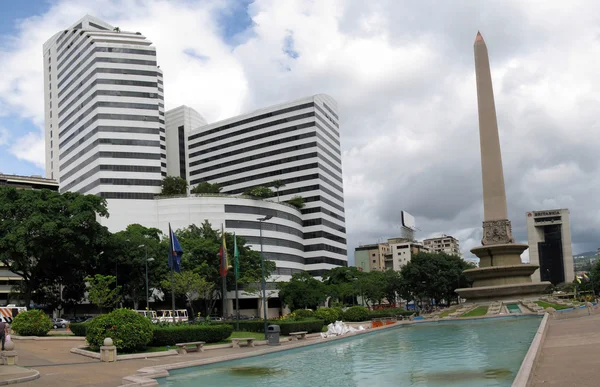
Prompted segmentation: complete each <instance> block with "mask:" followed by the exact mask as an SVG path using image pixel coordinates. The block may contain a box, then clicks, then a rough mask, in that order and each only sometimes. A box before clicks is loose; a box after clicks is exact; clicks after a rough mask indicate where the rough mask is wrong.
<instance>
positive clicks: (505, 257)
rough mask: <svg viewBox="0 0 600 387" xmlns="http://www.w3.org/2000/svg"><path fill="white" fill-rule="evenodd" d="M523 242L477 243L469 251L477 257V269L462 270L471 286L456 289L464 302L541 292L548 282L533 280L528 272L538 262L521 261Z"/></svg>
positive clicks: (530, 294)
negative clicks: (481, 244) (486, 244)
mask: <svg viewBox="0 0 600 387" xmlns="http://www.w3.org/2000/svg"><path fill="white" fill-rule="evenodd" d="M527 248H528V246H527V245H524V244H516V243H507V244H498V245H488V246H480V247H476V248H474V249H472V250H471V252H472V253H473V254H475V255H476V256H477V257H478V258H479V268H477V269H469V270H465V271H464V272H463V273H464V274H465V276H466V277H467V278H468V279H470V280H472V281H473V287H471V288H463V289H456V292H457V293H458V294H459V295H460V297H461V298H466V299H467V301H477V302H480V301H496V300H503V299H504V300H505V299H517V298H520V297H525V296H527V297H531V296H536V295H541V294H543V293H544V291H545V290H546V289H547V288H548V287H549V286H551V283H550V282H536V283H534V282H532V280H531V275H532V274H533V273H534V272H535V271H536V270H537V269H538V268H539V266H538V265H531V264H524V263H522V262H521V254H522V253H523V251H525V250H526V249H527Z"/></svg>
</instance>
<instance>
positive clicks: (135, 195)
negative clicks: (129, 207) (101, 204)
mask: <svg viewBox="0 0 600 387" xmlns="http://www.w3.org/2000/svg"><path fill="white" fill-rule="evenodd" d="M98 196H100V197H103V198H105V199H142V200H154V197H155V196H156V194H153V193H146V192H100V193H99V194H98Z"/></svg>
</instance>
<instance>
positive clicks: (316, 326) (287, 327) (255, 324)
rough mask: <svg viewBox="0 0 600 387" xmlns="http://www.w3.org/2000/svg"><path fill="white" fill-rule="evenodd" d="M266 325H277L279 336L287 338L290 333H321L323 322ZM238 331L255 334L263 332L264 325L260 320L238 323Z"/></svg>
mask: <svg viewBox="0 0 600 387" xmlns="http://www.w3.org/2000/svg"><path fill="white" fill-rule="evenodd" d="M227 324H232V325H233V324H235V321H227ZM268 325H279V329H280V330H281V334H282V335H284V336H288V335H289V333H290V332H299V331H307V332H308V333H314V332H321V330H322V329H323V325H325V322H324V321H323V320H316V319H307V320H301V321H288V320H281V321H269V322H268ZM240 331H242V332H257V333H262V332H264V331H265V325H264V322H263V321H262V320H252V321H248V320H245V321H240Z"/></svg>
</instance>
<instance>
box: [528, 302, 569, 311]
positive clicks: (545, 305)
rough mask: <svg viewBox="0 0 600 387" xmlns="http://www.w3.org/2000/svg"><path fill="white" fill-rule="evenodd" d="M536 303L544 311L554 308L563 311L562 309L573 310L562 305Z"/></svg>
mask: <svg viewBox="0 0 600 387" xmlns="http://www.w3.org/2000/svg"><path fill="white" fill-rule="evenodd" d="M535 303H536V304H538V305H539V306H541V307H542V308H544V309H546V308H554V309H556V310H562V309H569V308H571V307H570V306H566V305H560V304H553V303H551V302H545V301H536V302H535Z"/></svg>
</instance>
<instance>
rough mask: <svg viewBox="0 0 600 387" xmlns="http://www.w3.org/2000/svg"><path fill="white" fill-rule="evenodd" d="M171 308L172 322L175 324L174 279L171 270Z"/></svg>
mask: <svg viewBox="0 0 600 387" xmlns="http://www.w3.org/2000/svg"><path fill="white" fill-rule="evenodd" d="M171 308H172V311H173V322H175V277H174V275H173V268H171Z"/></svg>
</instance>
